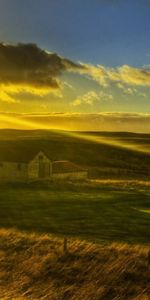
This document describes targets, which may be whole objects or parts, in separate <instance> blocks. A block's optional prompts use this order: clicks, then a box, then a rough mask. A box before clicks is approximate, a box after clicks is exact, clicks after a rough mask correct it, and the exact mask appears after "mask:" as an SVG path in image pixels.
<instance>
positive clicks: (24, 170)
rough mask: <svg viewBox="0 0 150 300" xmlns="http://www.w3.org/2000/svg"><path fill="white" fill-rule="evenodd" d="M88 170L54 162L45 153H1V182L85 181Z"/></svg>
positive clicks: (70, 164) (61, 162)
mask: <svg viewBox="0 0 150 300" xmlns="http://www.w3.org/2000/svg"><path fill="white" fill-rule="evenodd" d="M87 178H88V170H87V169H85V168H83V167H81V166H78V165H77V164H74V163H72V162H70V161H67V160H65V161H64V160H63V161H52V160H51V159H50V158H49V157H48V155H47V154H45V153H44V152H43V151H39V152H38V153H33V152H32V151H22V152H19V153H18V152H16V151H14V152H13V151H9V150H8V151H4V152H1V153H0V181H1V182H2V181H6V182H15V181H16V182H17V181H20V182H21V181H22V182H25V181H36V180H85V179H87Z"/></svg>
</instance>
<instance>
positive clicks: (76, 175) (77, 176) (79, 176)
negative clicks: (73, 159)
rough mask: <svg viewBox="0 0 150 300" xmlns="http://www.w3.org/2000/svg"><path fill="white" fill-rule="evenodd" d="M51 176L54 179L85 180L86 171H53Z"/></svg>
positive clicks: (86, 176)
mask: <svg viewBox="0 0 150 300" xmlns="http://www.w3.org/2000/svg"><path fill="white" fill-rule="evenodd" d="M52 178H53V179H56V180H57V179H59V180H85V179H87V178H88V172H87V171H82V172H70V173H53V174H52Z"/></svg>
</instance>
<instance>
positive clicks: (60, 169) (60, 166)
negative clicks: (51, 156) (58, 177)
mask: <svg viewBox="0 0 150 300" xmlns="http://www.w3.org/2000/svg"><path fill="white" fill-rule="evenodd" d="M82 171H87V169H85V168H83V167H81V166H79V165H76V164H74V163H72V162H70V161H68V160H61V161H54V162H52V172H53V173H55V174H56V173H72V172H82Z"/></svg>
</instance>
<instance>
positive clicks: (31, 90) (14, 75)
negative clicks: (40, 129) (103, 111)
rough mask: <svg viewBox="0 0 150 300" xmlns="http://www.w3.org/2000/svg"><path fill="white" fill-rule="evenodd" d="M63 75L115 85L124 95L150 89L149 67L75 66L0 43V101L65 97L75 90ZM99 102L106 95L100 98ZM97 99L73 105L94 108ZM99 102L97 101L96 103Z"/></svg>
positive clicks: (33, 47) (43, 52)
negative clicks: (20, 96)
mask: <svg viewBox="0 0 150 300" xmlns="http://www.w3.org/2000/svg"><path fill="white" fill-rule="evenodd" d="M64 72H74V73H77V74H80V75H81V76H84V77H88V79H90V80H94V81H96V82H97V83H98V84H99V85H100V86H102V87H108V86H109V85H110V84H112V83H113V84H116V86H117V87H119V88H121V87H123V91H124V93H126V94H128V95H132V94H133V93H135V91H136V90H135V89H136V87H139V86H143V87H149V86H150V66H144V67H143V68H134V67H131V66H128V65H123V66H120V67H116V68H109V67H105V66H102V65H92V64H87V63H82V62H78V63H76V62H73V61H71V60H69V59H67V58H63V57H61V56H60V55H58V54H56V53H51V52H48V51H47V50H42V49H41V48H39V47H38V46H37V45H36V44H16V45H10V44H4V43H0V91H1V92H0V101H5V102H9V103H15V102H17V101H18V100H16V98H17V99H18V97H15V96H16V94H23V93H28V94H32V95H37V96H38V97H44V96H45V95H47V94H49V93H54V94H55V95H56V96H57V97H61V96H62V90H63V89H64V88H70V89H72V90H73V89H74V87H73V86H71V85H70V84H69V83H68V82H65V81H64V82H63V81H61V75H62V74H63V73H64ZM98 97H99V99H100V98H104V95H100V94H99V95H98ZM94 99H95V100H96V99H97V95H96V94H94V92H93V93H90V94H88V93H87V94H86V95H85V96H83V99H81V97H79V99H75V102H74V104H75V105H80V104H81V103H83V102H85V103H87V104H90V105H92V104H93V103H94V101H95V100H94ZM97 100H98V99H97Z"/></svg>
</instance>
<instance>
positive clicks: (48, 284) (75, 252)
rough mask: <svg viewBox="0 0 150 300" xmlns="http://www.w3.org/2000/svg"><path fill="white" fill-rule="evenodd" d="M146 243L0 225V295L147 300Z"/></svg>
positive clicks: (149, 268)
mask: <svg viewBox="0 0 150 300" xmlns="http://www.w3.org/2000/svg"><path fill="white" fill-rule="evenodd" d="M149 282H150V266H149V265H148V248H147V247H143V246H132V247H131V246H128V245H127V244H109V245H99V244H92V243H87V242H85V241H82V240H74V239H69V240H68V252H64V250H63V239H62V238H58V237H56V236H50V235H43V236H41V235H36V234H26V233H22V232H18V231H15V230H3V229H1V230H0V298H1V299H3V300H9V299H13V300H15V299H19V300H30V299H32V300H38V299H41V300H50V299H51V300H67V299H68V300H83V299H84V300H85V299H86V300H91V299H92V300H116V299H121V300H148V299H149V297H150V286H149Z"/></svg>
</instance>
